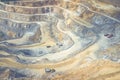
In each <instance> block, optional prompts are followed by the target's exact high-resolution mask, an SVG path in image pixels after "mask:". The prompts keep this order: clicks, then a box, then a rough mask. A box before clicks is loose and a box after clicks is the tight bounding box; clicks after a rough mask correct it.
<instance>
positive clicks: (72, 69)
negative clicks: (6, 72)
mask: <svg viewBox="0 0 120 80" xmlns="http://www.w3.org/2000/svg"><path fill="white" fill-rule="evenodd" d="M93 3H95V4H96V2H93ZM95 6H97V5H95ZM100 8H102V7H100ZM104 8H105V9H108V8H107V7H104ZM111 8H112V9H113V7H112V6H111ZM102 9H103V8H102ZM88 10H89V8H88ZM90 11H92V10H90ZM93 12H94V11H93ZM104 16H106V15H104ZM109 18H111V17H109ZM72 19H73V20H75V17H73V18H72ZM111 19H113V18H111ZM114 20H116V19H114ZM116 21H117V22H119V21H118V20H116ZM62 23H63V21H60V20H59V22H58V24H57V28H58V30H59V31H61V32H62V33H64V34H67V35H69V36H70V37H71V39H72V40H73V41H74V42H75V43H74V45H73V46H72V47H71V48H69V49H68V50H65V51H61V52H59V53H55V54H48V55H45V56H43V57H40V58H39V59H37V60H41V59H43V58H48V59H49V60H51V61H58V62H56V63H54V62H50V63H49V62H48V63H42V64H41V63H37V64H20V63H18V62H16V61H15V59H14V57H13V58H0V66H5V67H13V68H19V69H24V68H29V69H33V70H35V71H36V70H37V71H36V72H38V73H40V74H43V75H44V74H45V72H44V69H45V68H46V67H49V68H54V69H56V71H57V72H63V73H64V75H62V74H61V75H55V76H54V77H53V79H52V80H120V64H119V63H116V62H112V61H110V60H102V59H97V58H96V57H95V54H94V52H95V51H96V50H98V49H99V48H100V46H101V45H102V44H104V45H105V44H107V43H106V42H105V41H106V40H105V38H103V37H102V38H101V39H100V40H99V41H98V42H97V43H95V44H93V45H91V46H89V47H88V48H87V49H85V50H84V51H82V52H79V53H78V54H77V55H75V56H73V57H70V58H67V57H68V55H69V54H73V53H74V52H75V51H78V50H79V49H80V48H81V46H80V44H81V41H80V38H79V37H77V36H75V35H74V34H73V33H71V32H70V31H63V30H61V28H60V27H61V26H65V25H63V24H62ZM78 23H79V22H78ZM86 23H87V22H84V21H82V23H79V24H85V26H86V25H87V26H88V25H90V26H91V27H93V26H92V25H91V24H86ZM38 24H39V23H38ZM30 34H32V33H30ZM28 37H29V34H26V35H25V36H24V37H23V38H21V39H18V40H17V41H18V42H21V43H22V42H24V41H25V40H27V38H28ZM17 41H16V40H10V41H8V42H11V43H12V42H14V43H17ZM101 43H102V44H101ZM49 44H51V45H54V44H55V43H54V42H53V41H52V40H50V41H46V42H43V43H39V44H34V45H30V46H27V47H36V46H37V47H41V46H44V45H49ZM21 47H22V46H21ZM23 47H26V46H23ZM37 47H36V48H37ZM0 54H4V55H8V53H6V52H0ZM21 58H26V57H21ZM65 58H67V59H66V60H64V59H65ZM26 59H27V58H26ZM28 59H29V58H28ZM33 59H36V58H33ZM60 60H62V61H60ZM40 80H42V79H40Z"/></svg>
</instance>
